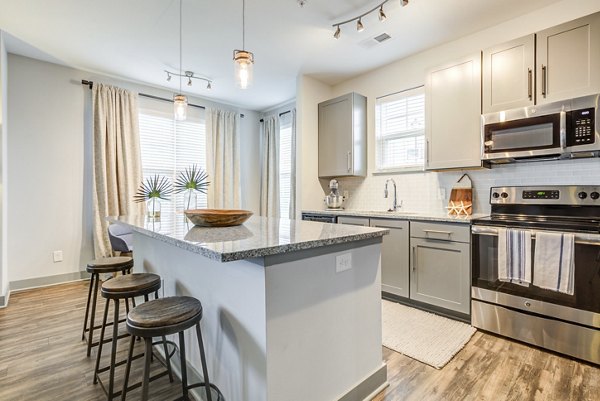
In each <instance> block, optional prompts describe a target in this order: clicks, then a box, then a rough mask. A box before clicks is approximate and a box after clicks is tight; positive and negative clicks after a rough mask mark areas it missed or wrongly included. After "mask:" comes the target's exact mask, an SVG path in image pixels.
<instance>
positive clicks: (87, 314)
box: [81, 274, 95, 341]
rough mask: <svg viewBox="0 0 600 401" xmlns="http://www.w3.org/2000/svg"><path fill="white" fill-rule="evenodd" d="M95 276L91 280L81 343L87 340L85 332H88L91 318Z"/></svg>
mask: <svg viewBox="0 0 600 401" xmlns="http://www.w3.org/2000/svg"><path fill="white" fill-rule="evenodd" d="M94 276H95V274H92V277H91V278H90V289H89V290H88V297H87V303H86V305H85V319H83V332H82V333H81V341H83V340H85V332H86V331H87V325H88V317H90V300H91V299H92V288H93V287H94Z"/></svg>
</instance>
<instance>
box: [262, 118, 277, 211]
mask: <svg viewBox="0 0 600 401" xmlns="http://www.w3.org/2000/svg"><path fill="white" fill-rule="evenodd" d="M260 128H261V133H260V134H261V144H262V158H261V159H262V168H261V180H260V215H261V216H268V217H279V128H280V126H279V118H278V117H277V116H270V117H265V118H264V119H263V122H262V124H261V127H260Z"/></svg>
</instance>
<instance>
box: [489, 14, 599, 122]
mask: <svg viewBox="0 0 600 401" xmlns="http://www.w3.org/2000/svg"><path fill="white" fill-rule="evenodd" d="M599 47H600V13H596V14H592V15H589V16H587V17H584V18H580V19H577V20H574V21H571V22H567V23H565V24H562V25H558V26H555V27H553V28H550V29H546V30H544V31H541V32H538V33H536V34H532V35H529V36H525V37H523V38H519V39H516V40H512V41H510V42H507V43H504V44H501V45H498V46H494V47H492V48H490V49H486V50H484V51H483V113H492V112H498V111H503V110H509V109H513V108H518V107H526V106H533V105H534V104H544V103H551V102H555V101H559V100H564V99H569V98H574V97H579V96H586V95H591V94H594V93H598V92H600V52H598V51H597V49H598V48H599Z"/></svg>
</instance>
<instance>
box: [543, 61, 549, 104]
mask: <svg viewBox="0 0 600 401" xmlns="http://www.w3.org/2000/svg"><path fill="white" fill-rule="evenodd" d="M547 75H548V74H547V72H546V66H545V65H543V64H542V96H544V98H545V97H546V78H547Z"/></svg>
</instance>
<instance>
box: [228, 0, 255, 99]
mask: <svg viewBox="0 0 600 401" xmlns="http://www.w3.org/2000/svg"><path fill="white" fill-rule="evenodd" d="M233 61H234V66H235V82H236V84H237V86H238V87H239V88H240V89H246V88H247V87H248V86H250V85H251V84H252V67H253V65H254V54H252V52H249V51H246V0H242V50H234V51H233Z"/></svg>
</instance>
